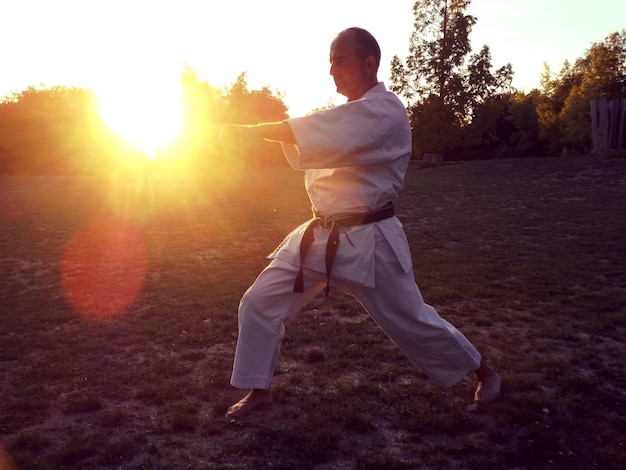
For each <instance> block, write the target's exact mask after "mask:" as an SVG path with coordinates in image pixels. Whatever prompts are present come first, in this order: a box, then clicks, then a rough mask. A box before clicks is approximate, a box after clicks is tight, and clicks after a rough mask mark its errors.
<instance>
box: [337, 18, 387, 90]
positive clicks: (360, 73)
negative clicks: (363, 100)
mask: <svg viewBox="0 0 626 470" xmlns="http://www.w3.org/2000/svg"><path fill="white" fill-rule="evenodd" d="M379 65H380V47H379V46H378V42H376V39H375V38H374V36H372V35H371V34H370V33H369V32H367V31H365V30H364V29H361V28H349V29H346V30H344V31H342V32H341V33H339V34H338V35H337V37H336V38H335V40H334V41H333V42H332V44H331V45H330V74H331V75H332V77H333V79H334V80H335V85H336V86H337V93H340V94H342V95H344V96H345V97H346V98H348V101H354V100H356V99H358V98H360V97H361V96H363V95H364V94H365V92H367V91H368V90H369V89H370V88H372V87H373V86H375V85H376V84H377V83H378V78H377V73H378V66H379Z"/></svg>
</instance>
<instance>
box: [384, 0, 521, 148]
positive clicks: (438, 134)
mask: <svg viewBox="0 0 626 470" xmlns="http://www.w3.org/2000/svg"><path fill="white" fill-rule="evenodd" d="M469 4H470V0H418V1H417V2H416V3H415V4H414V6H413V14H414V17H415V22H414V28H415V29H414V31H413V33H412V35H411V38H410V42H409V56H408V57H407V58H406V60H405V61H404V62H402V61H401V60H400V59H399V58H398V57H397V56H394V57H393V59H392V61H391V81H392V86H391V89H392V90H393V91H394V92H396V93H398V94H400V95H401V96H403V97H404V98H405V99H406V100H407V101H408V103H409V114H410V116H411V121H412V126H413V129H414V143H415V147H416V148H415V149H414V150H415V151H416V153H423V152H425V151H435V152H445V151H449V150H452V149H454V148H457V147H459V146H460V145H466V146H467V145H474V146H475V145H480V144H481V143H485V142H488V141H489V137H488V134H489V132H488V129H489V127H490V126H493V120H494V119H495V116H496V115H497V114H498V112H497V110H498V109H499V108H500V109H501V108H502V107H501V105H500V104H498V103H497V101H498V98H499V97H501V96H502V95H504V94H506V93H507V92H510V91H511V80H512V77H513V70H512V68H511V65H510V64H508V65H506V66H504V67H502V68H500V69H498V70H497V71H496V72H495V73H492V72H491V68H492V65H491V54H490V52H489V47H488V46H486V45H485V46H483V47H482V49H481V50H480V52H478V53H476V54H473V55H471V56H469V57H468V55H469V54H470V52H471V44H470V40H469V35H470V33H471V30H472V27H473V26H474V25H475V24H476V21H477V20H476V18H475V17H473V16H471V15H466V14H465V10H466V9H467V7H468V6H469ZM434 113H436V114H434ZM472 123H473V125H471V124H472ZM486 136H487V137H486ZM485 139H486V140H485Z"/></svg>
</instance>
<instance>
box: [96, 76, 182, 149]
mask: <svg viewBox="0 0 626 470" xmlns="http://www.w3.org/2000/svg"><path fill="white" fill-rule="evenodd" d="M157 77H158V76H157ZM96 93H97V95H98V102H99V109H100V114H101V115H102V117H103V119H104V120H105V121H106V122H107V124H108V125H109V126H111V128H113V129H114V130H115V131H116V132H117V133H118V134H119V135H120V136H121V137H123V138H124V139H126V140H127V141H129V142H130V143H131V144H133V145H134V146H135V147H137V148H138V149H139V150H140V151H142V152H144V153H145V154H146V155H147V156H148V158H150V159H153V158H155V157H156V155H157V154H158V151H159V150H160V149H162V148H164V147H166V146H167V145H168V144H170V143H172V141H174V139H176V137H177V136H178V134H179V133H180V130H181V129H180V127H181V116H182V96H181V93H182V91H181V87H180V81H178V80H166V79H163V78H161V79H157V78H155V76H154V75H152V76H146V77H144V78H143V79H141V80H138V79H137V77H135V78H134V79H133V80H128V81H117V82H115V81H112V82H108V83H106V84H104V85H103V86H101V87H99V89H98V90H96Z"/></svg>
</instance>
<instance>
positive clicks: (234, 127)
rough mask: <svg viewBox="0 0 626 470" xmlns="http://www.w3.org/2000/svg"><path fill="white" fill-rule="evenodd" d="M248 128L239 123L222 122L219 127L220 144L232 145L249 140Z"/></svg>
mask: <svg viewBox="0 0 626 470" xmlns="http://www.w3.org/2000/svg"><path fill="white" fill-rule="evenodd" d="M249 131H250V128H249V127H248V126H242V125H239V124H223V125H222V126H221V127H220V142H221V143H222V145H232V144H236V143H238V142H241V141H245V140H250V138H251V136H250V132H249Z"/></svg>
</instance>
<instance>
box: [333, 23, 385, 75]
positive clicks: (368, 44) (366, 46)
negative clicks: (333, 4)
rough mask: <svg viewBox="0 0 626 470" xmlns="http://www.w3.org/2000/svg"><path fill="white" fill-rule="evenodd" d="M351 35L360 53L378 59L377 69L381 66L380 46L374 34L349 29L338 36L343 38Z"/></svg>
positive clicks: (363, 30) (360, 29)
mask: <svg viewBox="0 0 626 470" xmlns="http://www.w3.org/2000/svg"><path fill="white" fill-rule="evenodd" d="M346 34H350V35H352V36H353V37H354V39H355V40H356V43H357V46H358V48H359V50H360V52H361V53H362V54H363V55H364V56H365V57H368V56H373V57H374V59H376V67H378V66H379V65H380V46H379V45H378V41H376V38H375V37H374V36H372V34H371V33H370V32H369V31H367V30H365V29H363V28H348V29H344V30H343V31H342V32H340V33H339V34H338V35H337V36H338V37H339V36H343V35H346Z"/></svg>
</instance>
